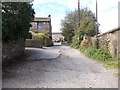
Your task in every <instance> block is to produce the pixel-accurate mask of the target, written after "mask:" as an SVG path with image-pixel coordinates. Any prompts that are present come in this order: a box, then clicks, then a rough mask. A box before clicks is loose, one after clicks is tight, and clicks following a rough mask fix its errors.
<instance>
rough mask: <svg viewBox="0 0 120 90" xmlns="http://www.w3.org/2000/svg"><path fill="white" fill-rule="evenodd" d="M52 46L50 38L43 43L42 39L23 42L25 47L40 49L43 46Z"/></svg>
mask: <svg viewBox="0 0 120 90" xmlns="http://www.w3.org/2000/svg"><path fill="white" fill-rule="evenodd" d="M52 45H53V43H52V39H51V38H46V39H45V41H43V40H42V39H41V40H37V39H27V40H26V42H25V47H35V48H42V47H43V46H46V47H49V46H52Z"/></svg>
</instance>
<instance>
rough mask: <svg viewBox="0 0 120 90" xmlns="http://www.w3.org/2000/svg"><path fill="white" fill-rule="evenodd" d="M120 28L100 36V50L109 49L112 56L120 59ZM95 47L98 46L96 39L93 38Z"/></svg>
mask: <svg viewBox="0 0 120 90" xmlns="http://www.w3.org/2000/svg"><path fill="white" fill-rule="evenodd" d="M119 36H120V28H117V29H113V30H110V31H108V32H106V33H103V34H100V35H98V41H99V48H103V47H107V48H108V50H109V52H110V53H111V55H112V56H118V57H120V37H119ZM92 42H93V45H94V46H96V44H95V43H94V42H96V37H93V38H92Z"/></svg>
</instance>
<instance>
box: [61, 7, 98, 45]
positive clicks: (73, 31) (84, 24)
mask: <svg viewBox="0 0 120 90" xmlns="http://www.w3.org/2000/svg"><path fill="white" fill-rule="evenodd" d="M80 17H81V19H80V21H81V22H80V27H77V26H78V25H77V24H78V11H77V10H75V11H73V12H70V13H68V14H67V15H66V17H65V18H64V20H63V21H62V28H61V30H62V34H63V36H64V37H65V40H66V41H68V42H70V43H72V45H75V46H76V45H78V46H79V44H80V42H81V41H82V39H83V36H84V35H89V36H94V35H95V34H96V23H95V16H94V14H93V13H92V11H90V10H89V9H87V8H83V9H81V10H80ZM66 24H67V25H66Z"/></svg>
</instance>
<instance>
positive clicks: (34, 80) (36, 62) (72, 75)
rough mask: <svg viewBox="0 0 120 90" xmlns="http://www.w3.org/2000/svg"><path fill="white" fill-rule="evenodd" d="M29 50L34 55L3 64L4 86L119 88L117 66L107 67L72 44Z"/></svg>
mask: <svg viewBox="0 0 120 90" xmlns="http://www.w3.org/2000/svg"><path fill="white" fill-rule="evenodd" d="M26 50H27V52H29V53H31V56H29V57H27V58H23V59H21V61H18V62H16V63H15V64H12V65H10V66H7V67H3V88H118V77H117V76H116V75H115V73H117V70H110V69H106V68H104V66H103V65H102V64H100V63H98V62H96V61H94V60H90V59H88V58H86V57H84V56H83V55H82V54H81V53H80V52H79V50H75V49H72V48H70V47H69V46H53V47H46V48H44V49H38V48H26ZM18 60H20V58H19V59H18Z"/></svg>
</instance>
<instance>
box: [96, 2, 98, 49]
mask: <svg viewBox="0 0 120 90" xmlns="http://www.w3.org/2000/svg"><path fill="white" fill-rule="evenodd" d="M96 47H97V49H98V5H97V0H96Z"/></svg>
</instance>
